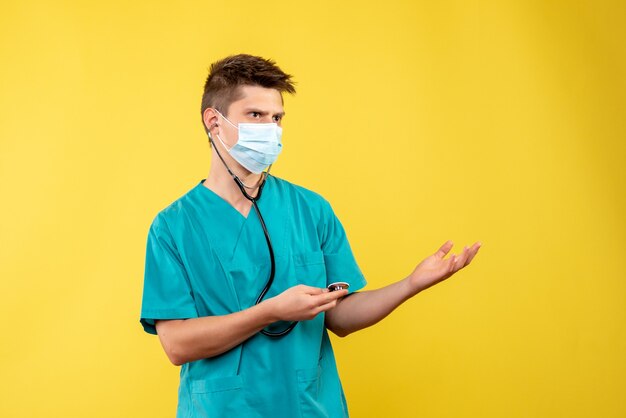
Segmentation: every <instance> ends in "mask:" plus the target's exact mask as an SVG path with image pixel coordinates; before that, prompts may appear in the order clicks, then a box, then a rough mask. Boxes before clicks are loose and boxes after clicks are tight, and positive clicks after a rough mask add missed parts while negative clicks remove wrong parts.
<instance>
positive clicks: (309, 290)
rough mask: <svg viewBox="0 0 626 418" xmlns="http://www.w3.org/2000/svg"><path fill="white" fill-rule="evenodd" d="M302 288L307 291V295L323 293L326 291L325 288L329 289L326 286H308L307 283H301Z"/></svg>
mask: <svg viewBox="0 0 626 418" xmlns="http://www.w3.org/2000/svg"><path fill="white" fill-rule="evenodd" d="M300 286H301V289H302V291H303V292H304V293H306V294H307V295H321V294H323V293H325V292H324V290H327V289H326V288H323V287H313V286H306V285H300Z"/></svg>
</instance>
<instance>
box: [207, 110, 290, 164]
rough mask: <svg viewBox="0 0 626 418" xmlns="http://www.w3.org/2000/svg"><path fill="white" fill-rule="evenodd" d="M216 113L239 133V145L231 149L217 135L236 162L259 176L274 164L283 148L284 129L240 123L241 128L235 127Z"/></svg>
mask: <svg viewBox="0 0 626 418" xmlns="http://www.w3.org/2000/svg"><path fill="white" fill-rule="evenodd" d="M215 111H216V112H217V113H218V114H219V115H220V116H221V117H222V118H224V120H225V121H226V122H228V123H230V124H231V125H232V126H233V127H234V128H237V130H238V132H239V139H238V140H237V143H236V144H235V145H233V146H232V147H231V148H230V149H229V148H228V147H227V146H226V144H224V141H222V138H220V136H219V134H218V135H217V139H219V140H220V142H221V143H222V145H223V146H224V148H225V149H226V151H228V153H229V154H230V156H231V157H233V159H234V160H235V161H237V162H238V163H239V164H241V165H242V166H243V167H245V168H246V169H248V171H250V172H252V173H254V174H259V173H261V172H263V170H265V169H266V168H267V167H269V166H270V165H272V164H274V162H275V161H276V159H277V158H278V154H280V152H281V151H282V148H283V144H282V143H281V137H282V133H283V129H282V128H281V127H280V126H278V124H276V123H239V124H238V125H239V126H235V124H234V123H232V122H231V121H229V120H228V119H226V117H225V116H224V115H222V114H221V113H220V112H219V111H218V110H217V109H216V110H215Z"/></svg>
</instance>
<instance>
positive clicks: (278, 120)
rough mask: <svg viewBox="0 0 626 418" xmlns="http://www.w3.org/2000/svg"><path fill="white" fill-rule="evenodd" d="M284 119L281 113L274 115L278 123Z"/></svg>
mask: <svg viewBox="0 0 626 418" xmlns="http://www.w3.org/2000/svg"><path fill="white" fill-rule="evenodd" d="M282 119H283V117H282V116H281V115H276V116H274V122H276V123H278V122H280V121H281V120H282Z"/></svg>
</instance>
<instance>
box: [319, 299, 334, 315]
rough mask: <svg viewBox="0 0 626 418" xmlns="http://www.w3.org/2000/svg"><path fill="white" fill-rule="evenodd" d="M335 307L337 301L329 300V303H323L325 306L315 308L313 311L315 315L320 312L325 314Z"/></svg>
mask: <svg viewBox="0 0 626 418" xmlns="http://www.w3.org/2000/svg"><path fill="white" fill-rule="evenodd" d="M335 306H337V299H335V300H331V301H330V302H328V303H325V304H323V305H320V306H318V307H317V308H315V310H314V312H315V315H317V314H318V313H320V312H326V311H327V310H329V309H332V308H334V307H335Z"/></svg>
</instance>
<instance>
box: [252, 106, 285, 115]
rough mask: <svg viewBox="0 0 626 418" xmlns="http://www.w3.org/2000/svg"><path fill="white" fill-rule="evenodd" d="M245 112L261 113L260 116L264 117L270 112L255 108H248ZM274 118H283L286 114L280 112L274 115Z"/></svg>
mask: <svg viewBox="0 0 626 418" xmlns="http://www.w3.org/2000/svg"><path fill="white" fill-rule="evenodd" d="M245 112H246V113H250V112H256V113H260V114H261V115H263V116H264V115H267V114H268V113H269V112H264V111H262V110H260V109H256V108H254V107H248V108H246V110H245ZM273 116H281V117H283V116H285V112H284V111H283V112H279V113H274V115H273Z"/></svg>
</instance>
